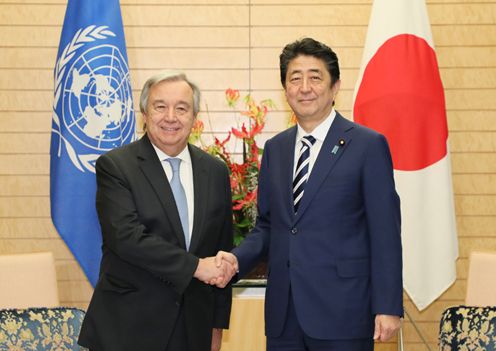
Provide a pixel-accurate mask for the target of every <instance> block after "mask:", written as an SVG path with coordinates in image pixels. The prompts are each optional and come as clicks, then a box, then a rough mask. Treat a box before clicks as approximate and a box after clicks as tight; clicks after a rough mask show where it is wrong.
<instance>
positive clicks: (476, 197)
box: [0, 0, 496, 350]
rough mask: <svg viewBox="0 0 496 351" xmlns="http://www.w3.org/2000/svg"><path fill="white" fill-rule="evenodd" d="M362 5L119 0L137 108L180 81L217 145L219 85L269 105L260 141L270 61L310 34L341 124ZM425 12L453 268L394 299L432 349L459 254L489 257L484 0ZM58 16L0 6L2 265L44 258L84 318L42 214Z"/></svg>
mask: <svg viewBox="0 0 496 351" xmlns="http://www.w3.org/2000/svg"><path fill="white" fill-rule="evenodd" d="M391 1H394V0H391ZM371 2H372V1H371V0H349V1H347V0H251V1H250V0H210V1H209V0H184V1H181V0H169V1H166V0H164V1H159V0H121V8H122V14H123V22H124V26H125V34H126V39H127V47H128V56H129V65H130V68H131V77H132V84H133V90H134V93H135V98H136V99H135V101H137V96H138V95H139V90H140V87H141V86H142V84H143V83H144V81H145V80H146V78H147V77H148V76H149V75H151V74H152V73H154V72H156V71H157V70H160V69H164V68H174V69H180V70H184V71H185V72H186V73H187V74H188V75H189V76H190V78H192V79H193V80H195V81H197V82H198V84H199V85H200V87H201V88H202V90H203V93H204V99H203V111H204V112H202V114H201V118H203V119H204V120H205V119H206V118H207V117H209V119H210V122H211V123H210V124H209V123H206V127H207V134H211V133H215V134H216V135H222V134H225V133H226V132H227V131H228V130H229V128H230V127H231V126H232V125H234V117H233V115H234V114H233V112H232V111H229V110H228V108H227V107H226V105H225V103H224V95H223V91H224V90H225V89H226V88H228V87H232V88H237V89H240V90H241V91H242V94H244V93H246V92H248V91H251V92H252V94H253V96H254V97H255V98H257V99H261V98H269V97H270V98H272V99H273V100H274V101H275V102H276V105H277V109H276V110H275V111H273V112H271V113H270V114H269V116H268V122H267V127H266V129H265V133H264V135H263V136H262V138H261V142H263V140H265V139H266V138H268V137H270V136H271V135H273V134H274V133H276V132H278V131H280V130H282V129H284V128H285V126H286V123H287V118H288V115H289V112H288V110H289V109H288V106H287V104H286V103H285V101H284V96H283V94H282V91H281V87H280V83H279V78H278V54H279V52H280V50H281V48H282V47H283V46H284V45H285V44H286V43H288V42H290V41H293V40H295V39H297V38H299V37H302V36H313V37H315V38H316V39H319V40H322V41H324V42H326V43H327V44H329V45H330V46H331V47H333V48H334V49H335V50H336V52H337V53H338V56H339V58H340V62H341V68H342V88H341V92H340V94H339V97H338V101H337V109H339V110H340V111H341V112H342V113H343V114H344V115H346V116H350V115H351V113H350V112H351V107H352V106H351V104H352V95H353V89H354V85H355V81H356V79H357V75H358V70H359V65H360V62H361V54H362V50H363V45H364V42H365V34H366V30H367V24H368V19H369V14H370V9H371ZM427 3H428V11H429V15H430V20H431V24H432V31H433V35H434V42H435V44H436V51H437V57H438V61H439V65H440V69H441V75H442V79H443V82H444V87H445V91H446V101H447V110H448V119H449V121H448V122H449V130H450V146H451V151H452V170H453V180H454V191H455V197H456V213H457V223H458V233H459V245H460V259H459V261H458V264H457V267H458V279H457V281H456V283H455V284H454V285H453V286H452V287H451V288H450V289H449V290H448V291H447V292H446V293H445V294H443V295H442V296H441V297H440V298H439V299H438V300H437V301H436V302H434V303H433V304H432V305H431V306H430V307H429V308H427V309H426V310H425V311H423V312H418V311H417V310H416V308H415V307H414V306H413V305H412V303H411V302H410V301H409V299H408V297H407V296H406V295H405V305H406V309H407V312H408V313H409V314H410V315H411V316H412V318H413V319H414V320H415V321H416V322H417V325H418V327H419V328H420V330H421V331H422V332H423V334H424V336H425V338H427V340H428V342H429V343H430V344H431V346H432V347H433V348H435V345H436V340H437V332H438V322H439V318H440V314H441V311H442V310H443V309H444V308H446V307H447V306H450V305H454V304H459V303H461V302H462V301H463V299H464V294H465V288H466V278H467V263H468V261H467V258H468V255H469V253H470V251H472V250H496V26H495V23H496V1H495V0H428V1H427ZM65 7H66V2H65V1H63V0H24V1H23V0H0V254H7V253H19V252H32V251H53V252H54V254H55V257H56V264H57V275H58V281H59V290H60V298H61V300H62V303H63V304H64V305H75V306H80V307H83V308H85V307H86V306H87V303H88V301H89V298H90V296H91V292H92V289H91V287H90V285H89V284H88V282H87V281H86V279H85V277H84V275H83V273H82V272H81V270H80V269H79V266H78V265H77V263H76V262H75V261H74V259H73V257H72V255H71V253H70V252H69V250H68V249H67V248H66V246H65V244H64V243H63V242H62V241H61V239H60V238H59V236H58V234H57V233H56V231H55V230H54V228H53V226H52V224H51V220H50V210H49V208H50V200H49V142H50V128H51V108H52V98H53V91H52V89H53V78H52V77H53V66H54V63H55V59H56V52H57V48H58V42H59V38H60V32H61V25H62V22H63V17H64V13H65ZM207 105H208V110H209V113H208V115H207V113H206V112H205V111H206V106H207ZM0 279H1V277H0ZM404 329H405V332H404V334H405V341H406V349H407V350H424V349H425V347H424V346H423V345H422V343H421V338H420V336H419V335H418V333H417V332H416V331H415V329H414V327H413V326H412V324H411V323H408V322H407V323H406V324H405V328H404ZM231 336H232V335H231ZM229 344H232V345H235V341H233V340H232V338H231V339H230V340H229ZM386 349H387V350H393V349H395V346H394V344H386V345H384V346H382V347H381V348H380V350H386Z"/></svg>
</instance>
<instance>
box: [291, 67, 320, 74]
mask: <svg viewBox="0 0 496 351" xmlns="http://www.w3.org/2000/svg"><path fill="white" fill-rule="evenodd" d="M307 71H308V72H311V73H319V74H322V70H321V69H319V68H310V69H309V70H307ZM295 73H303V70H302V69H299V68H298V69H294V70H292V71H290V72H289V74H295Z"/></svg>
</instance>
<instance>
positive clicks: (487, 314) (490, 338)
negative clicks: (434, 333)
mask: <svg viewBox="0 0 496 351" xmlns="http://www.w3.org/2000/svg"><path fill="white" fill-rule="evenodd" d="M439 350H440V351H455V350H485V351H496V306H494V307H470V306H454V307H449V308H447V309H446V310H445V311H444V312H443V315H442V317H441V323H440V330H439Z"/></svg>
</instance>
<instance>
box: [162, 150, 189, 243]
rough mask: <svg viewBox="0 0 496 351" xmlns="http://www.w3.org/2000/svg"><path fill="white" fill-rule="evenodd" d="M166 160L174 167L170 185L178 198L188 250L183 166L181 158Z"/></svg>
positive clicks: (176, 198) (178, 208)
mask: <svg viewBox="0 0 496 351" xmlns="http://www.w3.org/2000/svg"><path fill="white" fill-rule="evenodd" d="M165 161H167V162H169V164H170V165H171V168H172V179H171V181H170V186H171V189H172V193H173V194H174V200H176V206H177V210H178V212H179V218H180V219H181V225H182V227H183V232H184V240H185V242H186V250H188V249H189V242H190V238H189V223H188V200H187V199H186V193H185V192H184V188H183V185H182V184H181V178H180V176H179V168H180V166H181V159H180V158H167V159H165Z"/></svg>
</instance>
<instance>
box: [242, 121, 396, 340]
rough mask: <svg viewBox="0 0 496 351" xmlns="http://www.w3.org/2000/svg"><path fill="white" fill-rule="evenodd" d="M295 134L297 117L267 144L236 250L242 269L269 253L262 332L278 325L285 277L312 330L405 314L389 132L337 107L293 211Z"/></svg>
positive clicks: (350, 329)
mask: <svg viewBox="0 0 496 351" xmlns="http://www.w3.org/2000/svg"><path fill="white" fill-rule="evenodd" d="M295 138H296V127H293V128H290V129H288V130H286V131H284V132H282V133H280V134H278V135H276V136H275V137H274V138H272V139H271V140H269V141H267V143H266V144H265V148H264V155H263V159H262V166H261V171H260V179H259V195H258V206H259V216H258V219H257V224H256V227H255V229H254V230H253V231H252V233H251V234H250V235H249V236H248V237H247V238H246V239H245V240H244V241H243V243H242V244H241V246H239V247H237V248H236V249H234V251H233V252H234V253H235V255H236V256H237V257H238V260H239V264H240V276H243V275H244V274H246V273H247V272H249V271H250V269H251V268H252V267H253V265H254V264H255V263H256V262H257V261H258V260H259V259H260V258H261V257H263V256H268V285H267V291H266V306H265V307H266V308H265V323H266V334H267V336H270V337H277V336H279V335H280V334H281V332H282V330H283V326H284V321H285V316H286V308H287V305H288V295H289V289H290V287H291V291H292V294H293V299H294V304H295V308H296V312H297V316H298V320H299V322H300V324H301V326H302V328H303V330H304V331H305V332H306V333H307V334H308V335H309V336H311V337H314V338H318V339H351V338H365V337H371V336H372V333H373V328H374V315H375V314H391V315H402V314H403V306H402V305H403V304H402V292H403V290H402V258H401V239H400V203H399V197H398V195H397V193H396V191H395V187H394V180H393V172H392V161H391V156H390V153H389V148H388V145H387V142H386V140H385V138H384V137H383V136H382V135H380V134H378V133H376V132H374V131H372V130H370V129H368V128H365V127H362V126H359V125H357V124H354V123H353V122H350V121H348V120H346V119H345V118H343V117H342V116H341V115H340V114H339V113H338V114H337V115H336V118H335V120H334V122H333V123H332V125H331V128H330V129H329V133H328V134H327V137H326V139H325V141H324V143H323V145H322V148H321V150H320V153H319V155H318V157H317V160H316V161H315V164H314V167H313V169H312V173H311V174H310V177H309V179H308V183H307V184H306V186H305V192H304V195H303V198H302V200H301V203H300V206H299V209H298V214H297V215H295V214H294V211H293V197H292V179H293V164H294V149H295ZM340 140H342V141H344V145H340ZM336 147H337V150H336V149H335V148H336ZM333 149H334V152H333Z"/></svg>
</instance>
